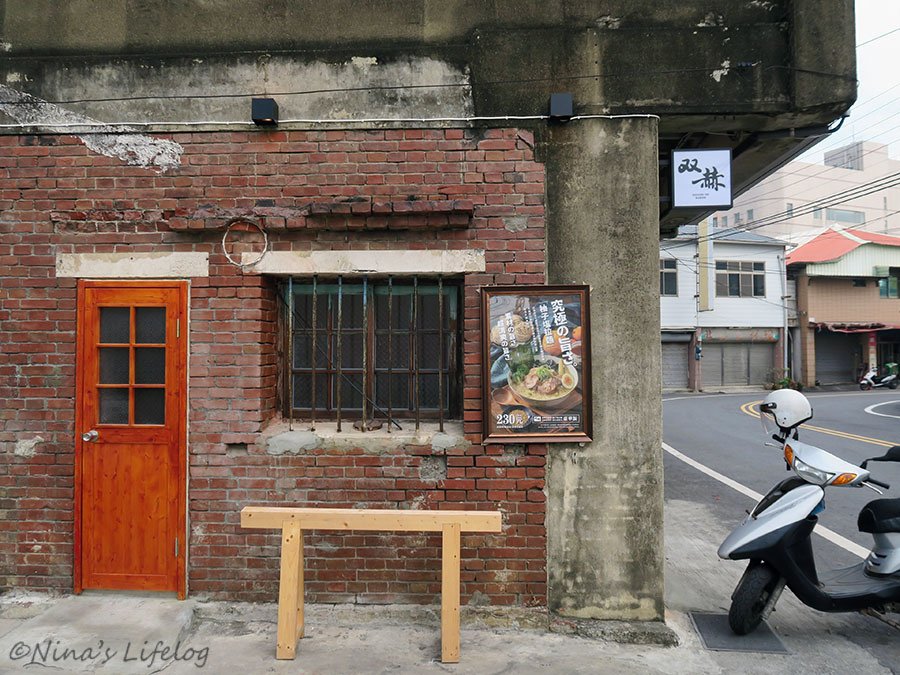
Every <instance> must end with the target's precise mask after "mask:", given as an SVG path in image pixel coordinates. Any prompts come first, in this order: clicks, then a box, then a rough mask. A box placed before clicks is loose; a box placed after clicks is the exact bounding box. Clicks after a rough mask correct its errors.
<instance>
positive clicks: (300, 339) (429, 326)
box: [283, 277, 462, 430]
mask: <svg viewBox="0 0 900 675" xmlns="http://www.w3.org/2000/svg"><path fill="white" fill-rule="evenodd" d="M285 297H286V302H285V305H286V310H287V311H286V315H287V320H286V321H285V324H286V329H287V330H286V331H285V333H286V344H285V355H286V357H287V358H286V360H287V364H286V366H287V367H286V369H285V371H286V373H287V377H285V378H283V379H284V384H285V389H286V391H285V396H284V400H285V402H286V405H285V408H286V410H285V412H286V414H287V415H289V416H291V417H292V418H302V419H309V420H311V421H312V422H313V423H314V422H315V420H317V419H330V420H336V421H337V423H338V429H339V430H340V426H341V423H342V422H348V421H349V422H351V423H353V424H354V426H356V428H364V429H372V428H375V427H377V426H380V423H384V422H387V425H388V429H391V428H393V429H397V428H398V427H401V426H402V424H403V422H404V421H405V422H408V421H410V420H415V424H416V427H417V428H418V425H419V422H420V420H423V419H426V420H437V421H438V422H439V424H440V426H441V428H443V421H444V420H445V419H454V418H459V417H460V416H461V413H460V410H461V401H460V399H461V389H462V381H461V380H462V378H461V362H462V359H461V357H460V355H459V350H460V343H461V341H460V328H461V323H462V322H461V319H460V299H459V298H460V286H459V284H458V283H457V282H455V281H452V280H447V279H442V278H438V279H434V278H420V277H411V278H410V277H404V278H388V279H368V278H359V277H338V278H330V279H319V278H316V279H290V280H288V282H287V283H286V285H285ZM362 420H366V423H365V425H363V424H362V422H361V421H362Z"/></svg>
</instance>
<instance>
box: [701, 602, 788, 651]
mask: <svg viewBox="0 0 900 675" xmlns="http://www.w3.org/2000/svg"><path fill="white" fill-rule="evenodd" d="M690 616H691V621H693V622H694V628H695V629H697V634H698V635H699V636H700V642H702V643H703V646H704V647H705V648H706V649H709V650H711V651H715V652H760V653H765V654H787V653H788V650H787V649H786V648H785V646H784V644H783V643H782V642H781V639H779V637H778V636H777V635H775V633H773V632H772V629H771V628H769V625H768V624H767V623H765V622H763V623H761V624H760V625H759V628H757V629H756V630H755V631H753V632H752V633H750V634H749V635H735V634H734V633H733V632H732V631H731V628H729V627H728V615H727V614H710V613H708V612H690Z"/></svg>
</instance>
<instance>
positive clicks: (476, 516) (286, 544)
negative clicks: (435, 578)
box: [241, 506, 501, 663]
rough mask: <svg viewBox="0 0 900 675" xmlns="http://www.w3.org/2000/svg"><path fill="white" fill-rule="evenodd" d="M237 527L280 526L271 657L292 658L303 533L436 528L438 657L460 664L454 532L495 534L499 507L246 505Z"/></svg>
mask: <svg viewBox="0 0 900 675" xmlns="http://www.w3.org/2000/svg"><path fill="white" fill-rule="evenodd" d="M241 527H245V528H255V529H278V528H280V529H281V578H280V581H279V588H278V646H277V648H276V653H275V658H278V659H293V658H294V657H295V656H296V654H297V640H299V639H300V638H302V637H303V531H304V530H364V531H373V530H382V531H394V532H441V533H442V535H443V545H442V548H441V661H442V662H443V663H458V662H459V535H460V532H500V529H501V514H500V512H499V511H400V510H392V509H317V508H290V507H276V506H246V507H244V508H243V509H242V510H241Z"/></svg>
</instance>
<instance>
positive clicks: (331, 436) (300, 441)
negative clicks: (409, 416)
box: [263, 420, 470, 455]
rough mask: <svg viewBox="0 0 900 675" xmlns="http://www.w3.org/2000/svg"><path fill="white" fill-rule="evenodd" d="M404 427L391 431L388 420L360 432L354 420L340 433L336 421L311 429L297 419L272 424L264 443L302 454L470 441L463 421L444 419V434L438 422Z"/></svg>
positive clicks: (276, 450) (273, 450)
mask: <svg viewBox="0 0 900 675" xmlns="http://www.w3.org/2000/svg"><path fill="white" fill-rule="evenodd" d="M400 425H401V426H402V427H403V429H402V430H401V429H397V428H396V427H394V428H393V429H392V430H391V432H390V433H388V431H387V423H385V425H384V426H383V427H382V428H381V429H378V430H376V431H366V432H362V431H358V430H356V429H354V428H353V423H352V422H345V423H343V424H342V425H341V431H340V433H339V432H338V431H337V425H336V424H335V423H334V422H317V423H316V428H315V430H314V431H310V429H309V427H310V425H309V422H294V429H293V431H290V430H289V429H288V423H287V422H286V421H284V420H279V421H277V422H274V423H273V424H271V425H270V426H269V427H268V428H267V429H266V432H265V438H264V440H263V444H264V446H265V448H266V452H267V453H268V454H270V455H299V454H304V453H306V452H309V451H311V450H315V449H316V448H337V449H341V448H361V449H363V450H368V451H371V452H379V451H387V450H393V449H395V448H397V447H401V446H405V445H417V446H423V445H424V446H431V448H432V450H434V451H435V452H436V453H443V452H444V451H445V450H447V449H449V448H459V447H468V446H469V445H470V443H469V441H467V440H466V438H465V436H464V434H463V425H462V422H455V421H454V422H444V431H443V433H442V432H441V431H440V430H439V429H438V424H437V422H422V423H421V424H420V425H419V426H420V428H419V431H418V432H417V431H416V429H415V422H401V423H400Z"/></svg>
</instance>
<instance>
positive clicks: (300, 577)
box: [297, 530, 305, 640]
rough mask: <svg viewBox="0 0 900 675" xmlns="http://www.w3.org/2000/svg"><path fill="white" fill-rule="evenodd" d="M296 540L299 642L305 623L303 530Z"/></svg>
mask: <svg viewBox="0 0 900 675" xmlns="http://www.w3.org/2000/svg"><path fill="white" fill-rule="evenodd" d="M297 538H298V539H299V540H300V547H299V551H298V552H297V559H298V561H299V563H298V565H297V639H298V640H299V639H300V638H302V637H303V633H304V623H305V620H304V618H303V530H300V531H299V532H298V533H297Z"/></svg>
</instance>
